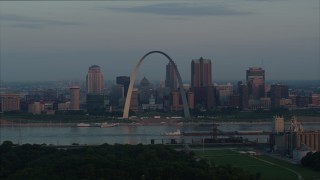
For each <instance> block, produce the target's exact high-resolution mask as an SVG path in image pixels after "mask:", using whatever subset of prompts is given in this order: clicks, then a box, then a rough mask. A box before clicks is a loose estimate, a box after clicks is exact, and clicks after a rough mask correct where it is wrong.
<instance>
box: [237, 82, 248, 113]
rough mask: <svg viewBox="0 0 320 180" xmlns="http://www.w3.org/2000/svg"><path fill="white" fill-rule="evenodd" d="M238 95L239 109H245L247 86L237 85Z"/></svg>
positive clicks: (246, 106)
mask: <svg viewBox="0 0 320 180" xmlns="http://www.w3.org/2000/svg"><path fill="white" fill-rule="evenodd" d="M238 89H239V95H240V109H242V110H243V109H247V108H248V106H249V97H248V94H249V93H248V86H247V84H242V83H238Z"/></svg>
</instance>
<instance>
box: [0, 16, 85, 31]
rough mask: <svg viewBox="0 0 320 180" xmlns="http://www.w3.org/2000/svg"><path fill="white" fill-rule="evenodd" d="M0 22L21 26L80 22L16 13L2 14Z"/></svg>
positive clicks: (69, 24) (73, 24) (62, 24)
mask: <svg viewBox="0 0 320 180" xmlns="http://www.w3.org/2000/svg"><path fill="white" fill-rule="evenodd" d="M0 22H9V23H12V24H11V25H10V26H11V27H21V28H42V27H45V26H78V25H82V23H77V22H67V21H60V20H49V19H35V18H30V17H27V16H21V15H16V14H2V15H1V16H0Z"/></svg>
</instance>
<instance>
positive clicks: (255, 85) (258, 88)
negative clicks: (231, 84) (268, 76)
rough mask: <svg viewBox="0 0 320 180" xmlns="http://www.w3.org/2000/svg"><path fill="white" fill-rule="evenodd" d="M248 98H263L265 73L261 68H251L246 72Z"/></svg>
mask: <svg viewBox="0 0 320 180" xmlns="http://www.w3.org/2000/svg"><path fill="white" fill-rule="evenodd" d="M246 80H247V84H248V90H249V98H252V99H259V98H261V97H265V71H264V69H262V68H258V67H251V68H249V69H248V70H247V71H246Z"/></svg>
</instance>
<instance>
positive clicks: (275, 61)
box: [0, 0, 320, 81]
mask: <svg viewBox="0 0 320 180" xmlns="http://www.w3.org/2000/svg"><path fill="white" fill-rule="evenodd" d="M319 44H320V39H319V0H221V1H209V2H205V1H200V2H199V1H93V2H91V1H71V2H68V1H48V2H39V1H30V2H25V1H24V2H3V1H1V2H0V45H1V46H0V47H1V75H2V77H1V79H2V81H43V80H84V79H85V76H86V73H87V70H88V67H89V66H90V65H93V64H97V65H99V66H101V68H102V70H103V73H104V76H105V79H107V80H115V77H116V76H119V75H131V74H132V71H133V69H134V66H135V65H136V63H137V62H138V61H139V59H140V58H141V57H142V56H143V55H144V54H146V53H147V52H149V51H151V50H161V51H164V52H165V53H167V54H168V55H169V56H170V57H171V58H172V59H173V60H174V61H175V62H176V64H177V65H178V69H179V71H180V74H181V76H182V78H183V80H184V81H190V72H191V60H192V59H196V58H199V57H201V56H202V57H204V58H209V59H211V60H212V72H213V75H212V76H213V77H212V79H213V81H215V80H244V79H245V70H246V69H248V68H249V67H253V66H262V67H263V68H264V69H265V70H266V79H268V80H292V79H300V80H317V79H319V80H320V60H319V54H320V53H319ZM166 63H167V60H166V59H165V58H164V57H162V56H161V55H156V54H155V55H151V56H149V57H148V58H147V59H146V60H145V63H144V64H143V65H142V67H141V68H140V72H139V75H138V79H139V78H140V79H141V77H142V76H146V77H147V78H148V79H153V80H156V79H157V80H163V79H164V78H165V65H166Z"/></svg>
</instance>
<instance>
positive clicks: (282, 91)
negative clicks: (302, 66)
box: [270, 84, 289, 108]
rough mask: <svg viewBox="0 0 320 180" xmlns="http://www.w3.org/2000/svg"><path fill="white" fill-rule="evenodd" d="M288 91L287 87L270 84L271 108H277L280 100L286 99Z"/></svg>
mask: <svg viewBox="0 0 320 180" xmlns="http://www.w3.org/2000/svg"><path fill="white" fill-rule="evenodd" d="M288 97H289V90H288V86H287V85H281V84H272V85H271V88H270V98H271V107H272V108H279V107H280V106H281V103H280V102H281V99H283V98H285V99H288Z"/></svg>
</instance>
